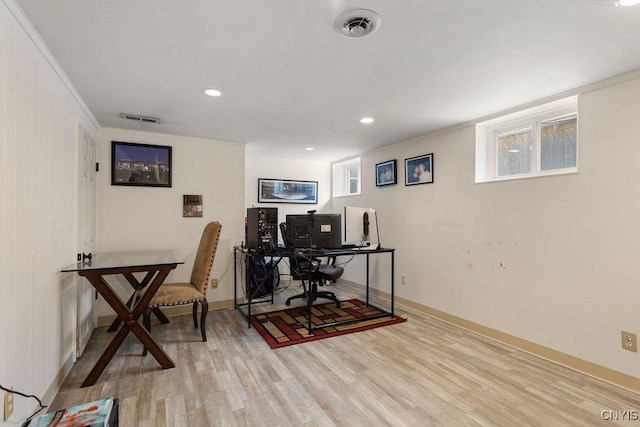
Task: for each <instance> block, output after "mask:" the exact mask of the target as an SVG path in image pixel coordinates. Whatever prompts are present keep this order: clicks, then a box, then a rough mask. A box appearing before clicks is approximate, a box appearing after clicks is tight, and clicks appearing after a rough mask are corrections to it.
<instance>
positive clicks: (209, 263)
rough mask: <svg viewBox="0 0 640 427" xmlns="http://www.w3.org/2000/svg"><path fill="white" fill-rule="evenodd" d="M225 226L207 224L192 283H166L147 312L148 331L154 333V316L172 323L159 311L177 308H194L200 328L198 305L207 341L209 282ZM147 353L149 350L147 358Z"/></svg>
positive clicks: (201, 326) (194, 318) (163, 321)
mask: <svg viewBox="0 0 640 427" xmlns="http://www.w3.org/2000/svg"><path fill="white" fill-rule="evenodd" d="M221 230H222V225H220V223H219V222H217V221H213V222H210V223H209V224H207V226H206V227H205V229H204V231H203V232H202V237H201V238H200V245H199V246H198V252H197V253H196V259H195V262H194V263H193V270H192V271H191V280H190V282H188V283H164V284H162V286H160V289H158V292H157V293H156V294H155V295H154V296H153V298H152V299H151V302H150V303H149V305H148V306H147V308H146V309H145V311H144V317H143V323H144V326H145V328H146V329H147V331H149V332H151V313H152V312H153V313H154V314H156V316H157V317H158V319H160V321H161V322H162V323H168V321H169V320H168V319H167V318H166V317H165V316H164V315H163V314H162V312H158V311H159V307H168V306H177V305H186V304H193V324H194V326H195V328H196V329H197V328H198V304H200V306H201V307H202V310H201V311H202V312H201V314H200V330H201V332H202V341H206V340H207V333H206V328H205V320H206V319H207V312H208V311H209V303H208V302H207V284H208V282H209V274H210V273H211V268H212V267H213V260H214V258H215V256H216V250H217V249H218V241H219V240H220V231H221ZM146 353H147V350H146V348H145V350H144V354H146Z"/></svg>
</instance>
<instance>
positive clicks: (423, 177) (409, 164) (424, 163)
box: [404, 153, 433, 185]
mask: <svg viewBox="0 0 640 427" xmlns="http://www.w3.org/2000/svg"><path fill="white" fill-rule="evenodd" d="M404 174H405V178H404V185H418V184H432V183H433V153H430V154H423V155H422V156H416V157H411V158H408V159H405V160H404Z"/></svg>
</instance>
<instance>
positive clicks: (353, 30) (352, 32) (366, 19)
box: [333, 9, 381, 39]
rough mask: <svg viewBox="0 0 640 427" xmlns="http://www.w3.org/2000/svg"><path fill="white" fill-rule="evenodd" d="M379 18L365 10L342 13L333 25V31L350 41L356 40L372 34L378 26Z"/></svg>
mask: <svg viewBox="0 0 640 427" xmlns="http://www.w3.org/2000/svg"><path fill="white" fill-rule="evenodd" d="M380 22H381V19H380V16H378V14H377V13H375V12H373V11H371V10H367V9H355V10H350V11H348V12H345V13H343V14H342V15H340V16H338V19H336V21H335V22H334V24H333V29H334V30H336V31H337V32H338V33H339V34H342V35H343V36H345V37H348V38H350V39H358V38H362V37H365V36H368V35H369V34H371V33H373V32H374V31H375V30H377V29H378V27H379V26H380Z"/></svg>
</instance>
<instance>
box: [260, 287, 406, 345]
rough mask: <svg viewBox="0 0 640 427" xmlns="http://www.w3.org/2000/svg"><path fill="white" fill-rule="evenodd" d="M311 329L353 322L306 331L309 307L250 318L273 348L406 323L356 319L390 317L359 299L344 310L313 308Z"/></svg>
mask: <svg viewBox="0 0 640 427" xmlns="http://www.w3.org/2000/svg"><path fill="white" fill-rule="evenodd" d="M311 311H312V316H311V325H312V326H321V325H325V324H329V323H333V322H339V321H343V320H353V321H354V323H348V324H345V325H337V326H330V327H326V328H322V329H313V330H312V331H311V332H309V331H308V330H307V328H306V327H307V325H308V317H307V306H302V307H292V308H287V309H284V310H277V311H272V312H269V313H260V314H253V315H251V324H252V325H253V327H254V328H255V329H256V330H257V331H258V332H259V333H260V335H261V336H262V338H264V340H265V341H266V342H267V343H268V344H269V346H270V347H271V348H280V347H285V346H288V345H294V344H300V343H303V342H308V341H314V340H319V339H323V338H329V337H334V336H337V335H344V334H349V333H352V332H360V331H366V330H367V329H372V328H378V327H380V326H387V325H393V324H396V323H401V322H405V321H406V320H407V319H405V318H403V317H400V316H397V315H395V316H394V317H393V318H391V317H390V316H388V317H381V318H378V319H363V320H362V321H357V319H359V318H362V317H364V316H370V315H377V314H384V313H388V312H386V311H383V310H380V309H378V308H375V307H372V306H368V307H367V306H366V304H365V303H364V302H362V301H360V300H358V299H352V300H346V301H341V307H340V308H336V304H335V303H333V302H330V303H325V304H317V305H314V306H313V307H312V308H311Z"/></svg>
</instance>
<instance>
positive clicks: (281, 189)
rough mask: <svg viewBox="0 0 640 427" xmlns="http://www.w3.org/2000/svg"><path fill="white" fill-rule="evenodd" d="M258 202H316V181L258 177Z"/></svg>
mask: <svg viewBox="0 0 640 427" xmlns="http://www.w3.org/2000/svg"><path fill="white" fill-rule="evenodd" d="M258 202H260V203H306V204H316V203H318V182H317V181H291V180H286V179H264V178H260V179H258Z"/></svg>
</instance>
